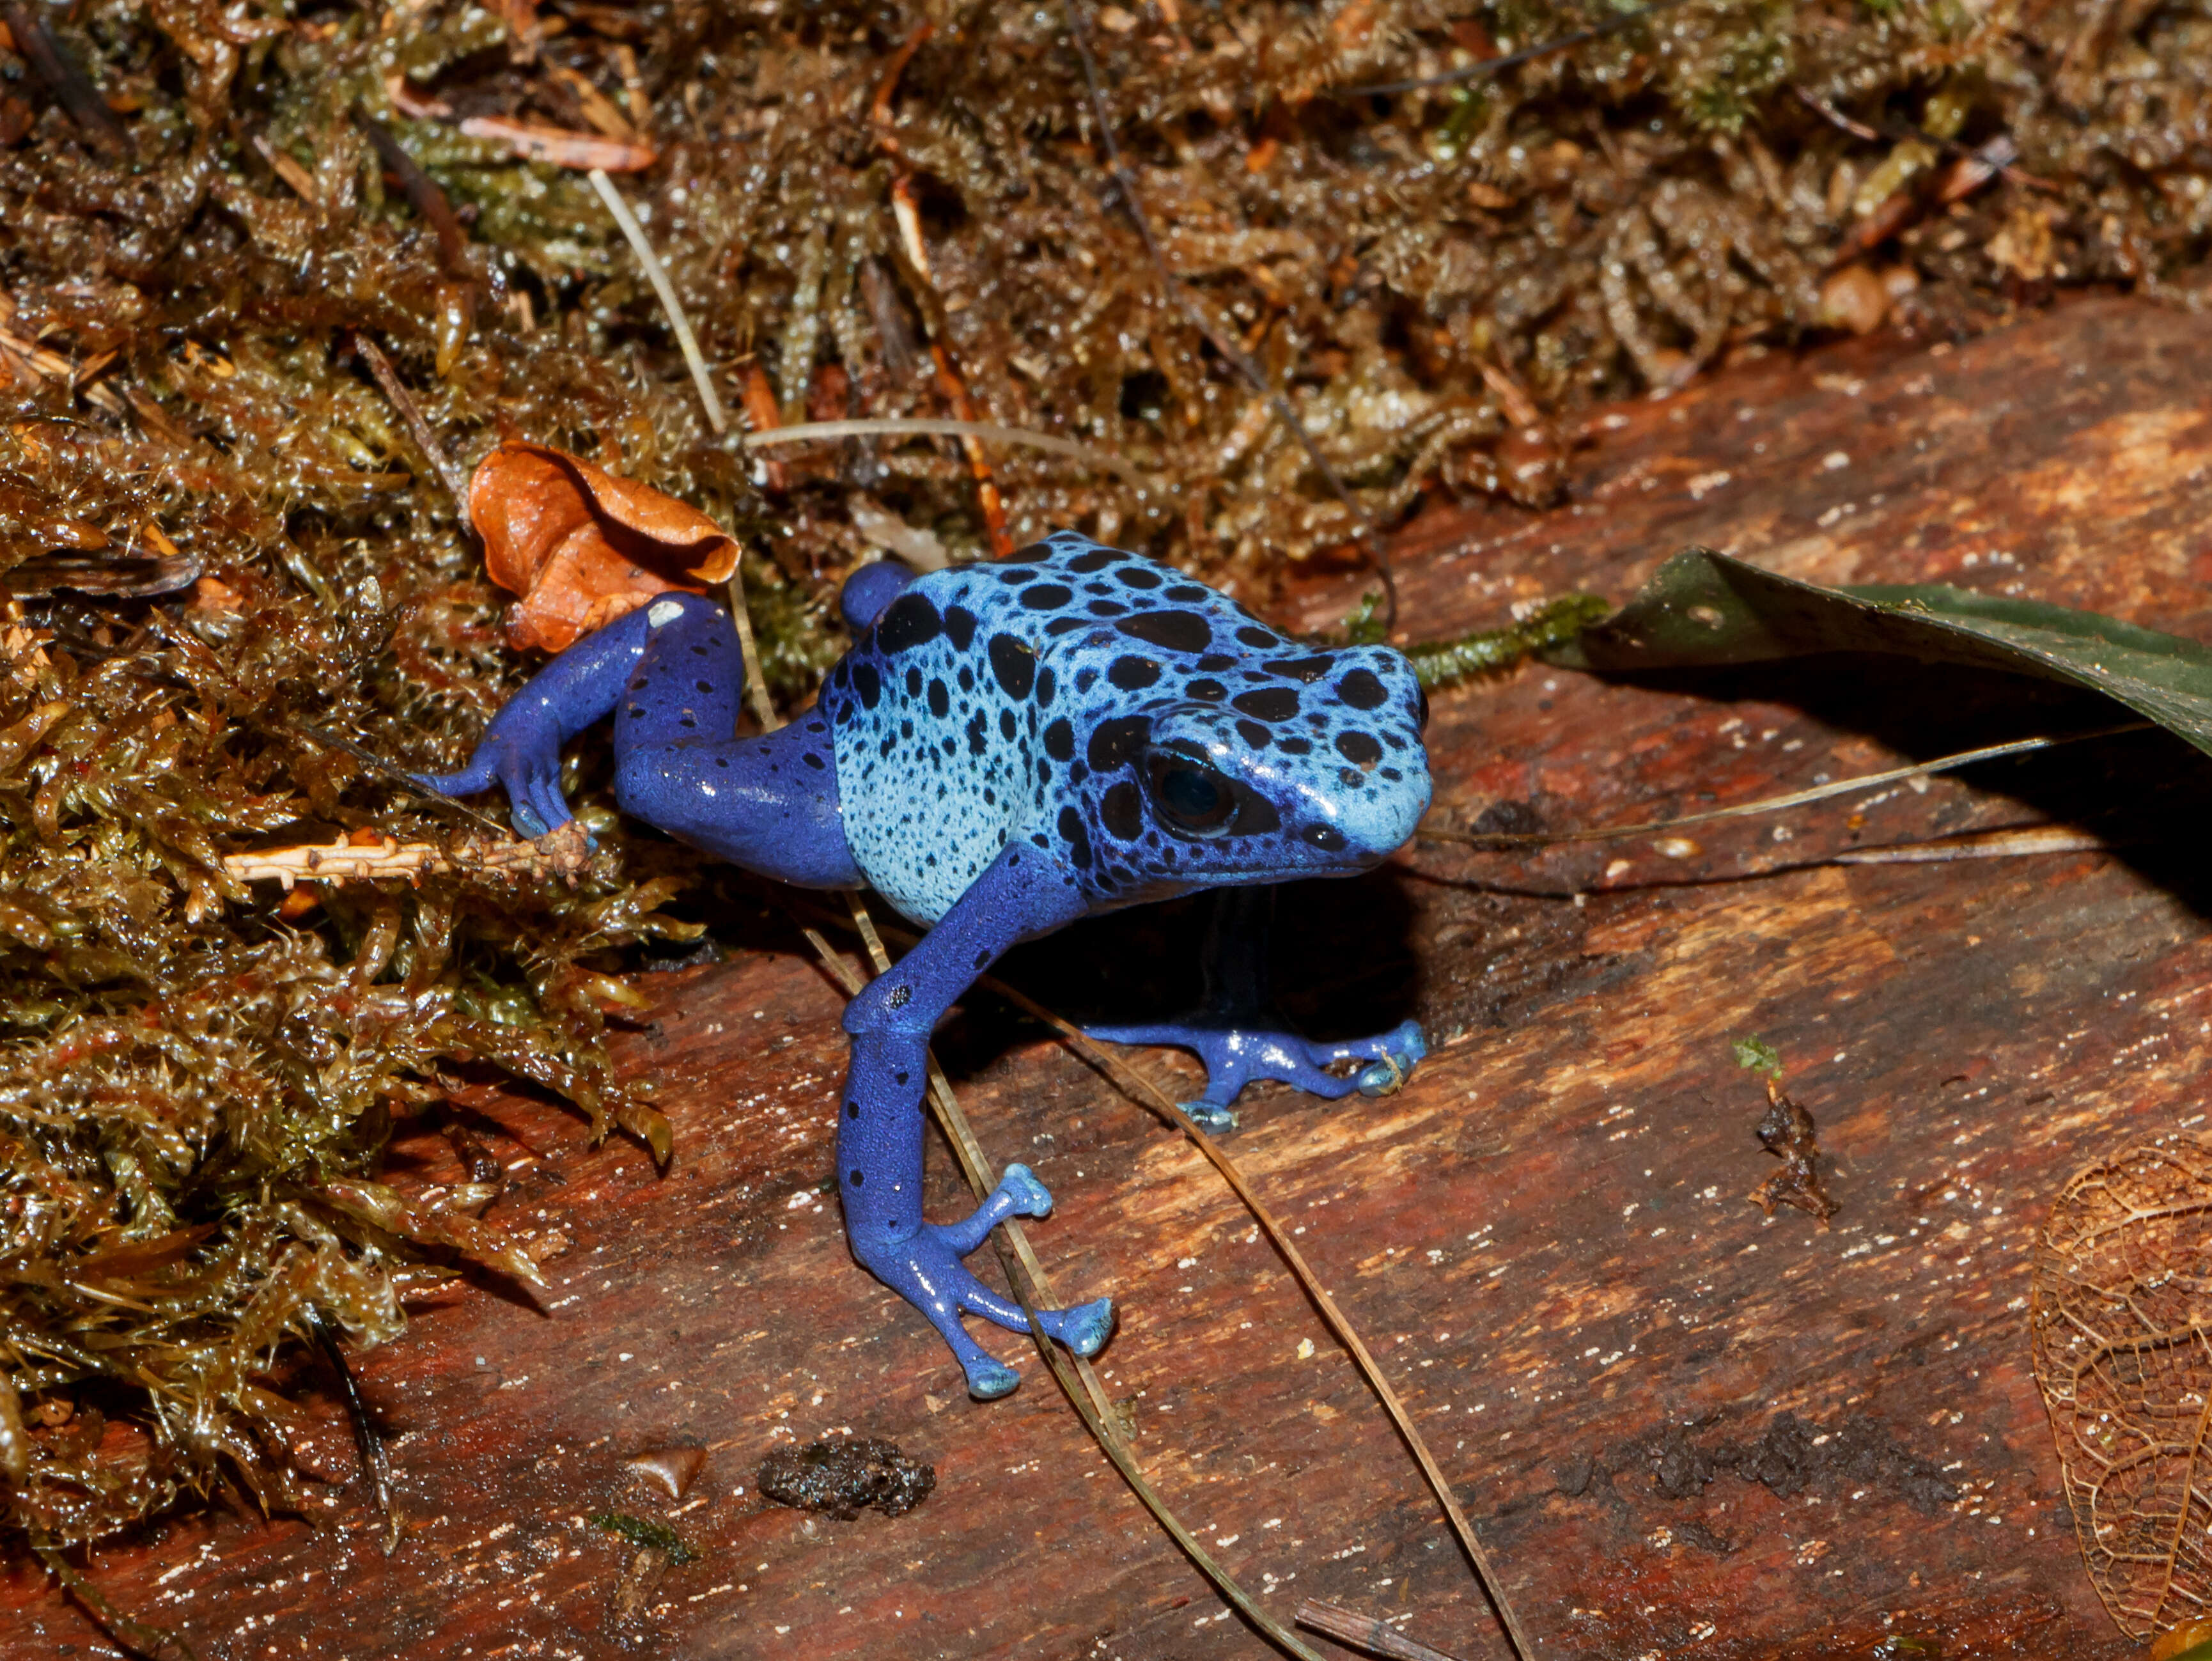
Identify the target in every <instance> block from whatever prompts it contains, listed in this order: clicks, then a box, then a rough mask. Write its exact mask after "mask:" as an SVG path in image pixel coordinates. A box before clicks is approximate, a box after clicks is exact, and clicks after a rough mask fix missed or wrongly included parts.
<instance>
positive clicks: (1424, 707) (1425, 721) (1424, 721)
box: [1413, 686, 1429, 733]
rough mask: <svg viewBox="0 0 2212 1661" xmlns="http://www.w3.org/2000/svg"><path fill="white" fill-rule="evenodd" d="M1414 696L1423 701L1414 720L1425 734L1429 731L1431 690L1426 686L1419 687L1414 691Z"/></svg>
mask: <svg viewBox="0 0 2212 1661" xmlns="http://www.w3.org/2000/svg"><path fill="white" fill-rule="evenodd" d="M1413 696H1414V697H1417V698H1419V700H1420V701H1421V702H1420V705H1419V713H1418V714H1417V715H1415V717H1414V720H1415V721H1416V723H1417V724H1418V726H1419V730H1420V731H1422V732H1424V733H1425V732H1427V731H1428V730H1429V689H1428V688H1427V687H1425V686H1417V687H1415V688H1414V689H1413Z"/></svg>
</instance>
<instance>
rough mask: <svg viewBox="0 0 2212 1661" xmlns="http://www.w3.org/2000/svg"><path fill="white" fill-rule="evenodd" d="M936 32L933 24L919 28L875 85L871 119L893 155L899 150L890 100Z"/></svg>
mask: <svg viewBox="0 0 2212 1661" xmlns="http://www.w3.org/2000/svg"><path fill="white" fill-rule="evenodd" d="M936 32H937V26H936V25H935V24H933V23H923V24H921V25H919V26H918V27H916V28H915V31H914V33H912V34H909V35H908V36H907V38H906V40H905V42H904V43H903V44H902V46H900V47H899V49H898V50H897V51H896V52H893V53H892V54H891V61H890V63H889V64H886V65H884V78H883V79H882V80H881V81H879V82H877V83H876V96H875V100H874V101H873V102H872V103H871V104H870V105H869V106H868V119H869V121H870V122H871V123H872V124H873V125H874V127H875V129H876V142H877V143H878V144H881V145H882V146H883V147H884V149H886V150H889V151H890V153H891V154H892V155H897V154H898V153H899V146H898V137H897V135H896V134H895V133H894V132H893V131H891V127H892V122H893V117H892V115H891V100H892V99H893V98H894V97H895V96H896V95H897V93H898V83H899V77H900V76H902V75H904V74H905V73H906V66H907V65H908V64H910V63H911V62H913V61H914V55H915V53H916V52H920V51H921V47H922V43H923V42H924V41H926V40H928V39H929V37H930V36H931V35H933V34H934V33H936Z"/></svg>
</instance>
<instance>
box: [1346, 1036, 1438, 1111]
mask: <svg viewBox="0 0 2212 1661" xmlns="http://www.w3.org/2000/svg"><path fill="white" fill-rule="evenodd" d="M1382 1045H1383V1054H1382V1055H1381V1056H1378V1057H1377V1058H1376V1060H1375V1061H1374V1062H1372V1063H1370V1065H1369V1066H1367V1067H1365V1068H1362V1069H1361V1071H1360V1074H1359V1080H1358V1082H1359V1093H1360V1094H1361V1095H1363V1096H1370V1097H1373V1096H1389V1095H1395V1093H1396V1092H1397V1091H1398V1088H1399V1086H1401V1085H1403V1084H1404V1083H1405V1082H1406V1078H1407V1074H1410V1073H1412V1072H1413V1065H1414V1063H1415V1062H1419V1061H1420V1060H1422V1059H1423V1058H1424V1057H1425V1056H1427V1055H1428V1053H1429V1044H1428V1040H1427V1039H1426V1038H1425V1037H1423V1036H1422V1033H1421V1028H1420V1025H1419V1022H1416V1021H1407V1022H1405V1023H1404V1024H1403V1025H1400V1026H1399V1027H1398V1028H1397V1029H1396V1030H1395V1031H1392V1032H1389V1033H1387V1034H1385V1035H1384V1036H1383V1039H1382Z"/></svg>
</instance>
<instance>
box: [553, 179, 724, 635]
mask: <svg viewBox="0 0 2212 1661" xmlns="http://www.w3.org/2000/svg"><path fill="white" fill-rule="evenodd" d="M586 178H588V179H590V180H591V181H592V189H593V190H595V191H597V192H599V200H600V201H602V202H604V203H605V204H607V211H608V212H609V213H611V214H612V215H613V216H615V223H616V224H617V225H619V226H620V227H621V228H622V234H623V236H624V237H626V238H627V239H629V247H630V252H632V253H634V254H635V255H636V256H637V263H638V264H639V265H642V266H643V267H645V280H646V281H647V282H648V283H651V284H653V293H654V294H656V295H659V296H660V308H661V310H663V311H664V312H665V313H668V326H669V327H670V328H671V329H673V330H674V331H675V332H676V344H677V345H678V347H680V348H681V349H682V350H683V352H684V367H685V368H689V369H690V371H691V384H692V385H693V386H696V387H697V388H698V389H699V402H700V403H701V404H702V405H704V406H705V407H706V411H707V424H708V426H709V427H711V428H713V429H714V436H715V437H717V438H720V437H721V435H723V434H724V433H726V432H727V431H728V430H729V429H730V418H729V417H727V416H726V415H725V414H723V413H722V400H721V399H720V398H717V397H716V396H715V395H714V380H713V378H712V377H711V376H710V375H709V374H708V372H707V359H706V357H705V356H704V355H703V354H702V352H701V351H700V350H699V338H698V337H697V336H696V335H695V334H693V333H692V332H691V319H690V318H688V317H686V316H684V303H683V301H679V300H678V299H677V297H676V287H675V285H674V284H673V283H671V282H669V280H668V273H667V272H666V271H664V270H663V269H662V268H661V264H660V257H659V255H658V254H656V253H654V252H653V244H652V243H650V242H648V241H647V240H646V238H645V227H644V226H642V225H641V224H639V223H638V222H637V216H636V215H635V214H634V213H632V212H631V211H630V210H629V203H628V202H626V201H624V200H623V193H622V192H620V191H618V190H617V189H616V188H615V181H614V180H613V179H610V178H608V177H607V174H606V170H605V168H603V167H594V168H592V170H591V172H590V173H587V174H586ZM740 626H742V625H740Z"/></svg>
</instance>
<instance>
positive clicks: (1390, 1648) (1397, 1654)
mask: <svg viewBox="0 0 2212 1661" xmlns="http://www.w3.org/2000/svg"><path fill="white" fill-rule="evenodd" d="M1297 1621H1298V1624H1299V1625H1300V1626H1302V1627H1310V1628H1313V1630H1314V1631H1316V1632H1318V1633H1326V1634H1328V1636H1329V1637H1331V1638H1334V1640H1336V1641H1337V1642H1338V1643H1340V1644H1348V1645H1350V1646H1352V1648H1353V1649H1355V1650H1365V1651H1366V1652H1368V1654H1370V1655H1379V1656H1383V1657H1384V1658H1385V1661H1455V1658H1453V1657H1451V1656H1449V1655H1447V1654H1445V1653H1444V1652H1443V1651H1442V1650H1432V1649H1431V1648H1430V1647H1429V1646H1427V1645H1426V1644H1422V1643H1417V1642H1416V1641H1415V1640H1413V1639H1411V1638H1408V1637H1407V1636H1406V1634H1403V1633H1402V1632H1400V1631H1399V1630H1398V1629H1397V1628H1395V1627H1393V1626H1391V1625H1390V1624H1389V1622H1388V1621H1380V1620H1377V1619H1376V1617H1375V1616H1373V1615H1362V1614H1360V1613H1359V1612H1358V1610H1356V1609H1346V1608H1344V1607H1343V1606H1342V1605H1341V1604H1337V1603H1322V1602H1320V1601H1319V1600H1318V1599H1316V1598H1308V1599H1307V1600H1306V1601H1305V1602H1304V1603H1301V1604H1299V1605H1298V1614H1297Z"/></svg>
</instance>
